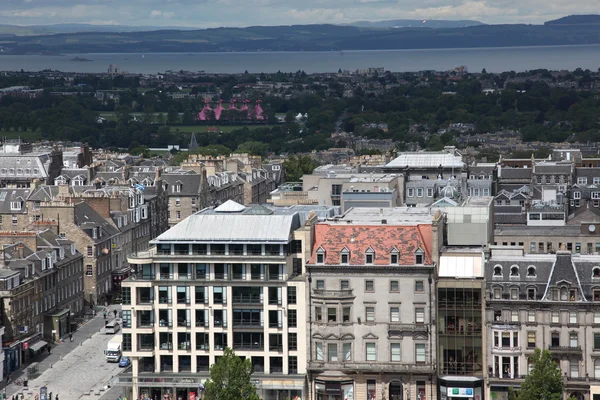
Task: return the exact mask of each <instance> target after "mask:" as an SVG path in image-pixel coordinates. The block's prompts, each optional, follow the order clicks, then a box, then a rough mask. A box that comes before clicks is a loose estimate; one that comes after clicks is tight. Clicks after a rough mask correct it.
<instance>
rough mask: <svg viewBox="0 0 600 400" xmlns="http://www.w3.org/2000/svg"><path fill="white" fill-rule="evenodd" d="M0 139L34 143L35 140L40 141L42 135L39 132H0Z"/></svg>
mask: <svg viewBox="0 0 600 400" xmlns="http://www.w3.org/2000/svg"><path fill="white" fill-rule="evenodd" d="M0 138H2V139H19V138H21V139H23V140H25V141H27V142H34V141H36V140H41V139H42V134H41V133H40V132H31V131H27V132H18V131H4V130H0Z"/></svg>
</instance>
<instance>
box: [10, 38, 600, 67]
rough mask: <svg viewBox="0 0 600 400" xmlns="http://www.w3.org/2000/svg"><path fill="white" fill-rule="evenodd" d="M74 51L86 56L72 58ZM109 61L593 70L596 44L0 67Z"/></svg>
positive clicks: (598, 60) (152, 56)
mask: <svg viewBox="0 0 600 400" xmlns="http://www.w3.org/2000/svg"><path fill="white" fill-rule="evenodd" d="M75 57H79V58H85V59H88V60H90V61H73V59H74V58H75ZM110 64H116V65H118V66H119V68H120V69H121V70H123V71H127V72H132V73H144V74H153V73H159V72H164V71H167V70H174V71H179V70H185V71H206V72H220V73H239V72H244V71H246V70H247V71H249V72H252V73H259V72H277V71H282V72H295V71H298V70H303V71H305V72H307V73H317V72H337V71H338V69H340V68H341V69H347V70H356V69H360V68H369V67H383V68H385V69H386V70H389V71H393V72H402V71H422V70H439V71H445V70H449V69H453V68H455V67H457V66H460V65H465V66H467V68H468V69H469V71H471V72H479V71H481V70H482V69H483V68H485V69H486V70H487V71H488V72H503V71H517V72H521V71H527V70H532V69H538V68H546V69H549V70H574V69H576V68H583V69H590V70H593V71H596V70H597V69H598V68H599V67H600V45H589V46H545V47H500V48H477V49H427V50H372V51H371V50H356V51H335V52H333V51H332V52H256V53H251V52H247V53H190V54H184V53H149V54H143V55H142V54H121V53H115V54H108V53H105V54H69V55H64V56H35V55H0V71H15V70H16V71H18V70H21V69H23V70H25V71H41V70H44V69H53V70H59V71H66V72H107V70H108V66H109V65H110Z"/></svg>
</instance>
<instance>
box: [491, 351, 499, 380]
mask: <svg viewBox="0 0 600 400" xmlns="http://www.w3.org/2000/svg"><path fill="white" fill-rule="evenodd" d="M497 361H498V356H494V357H493V358H492V376H496V362H497Z"/></svg>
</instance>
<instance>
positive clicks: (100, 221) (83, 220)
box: [75, 202, 119, 242]
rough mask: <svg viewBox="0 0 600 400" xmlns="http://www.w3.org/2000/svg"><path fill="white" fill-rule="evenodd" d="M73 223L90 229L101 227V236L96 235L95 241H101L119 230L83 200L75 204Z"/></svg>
mask: <svg viewBox="0 0 600 400" xmlns="http://www.w3.org/2000/svg"><path fill="white" fill-rule="evenodd" d="M75 223H76V224H77V225H78V226H79V227H80V228H81V229H91V228H94V227H99V228H100V229H102V231H103V234H102V236H98V238H97V239H94V241H95V242H103V241H105V240H106V239H107V237H110V236H114V235H116V234H117V233H119V230H118V229H117V228H116V227H114V226H113V225H111V224H110V223H108V222H107V221H106V220H105V219H104V218H102V216H101V215H100V214H98V213H97V212H96V211H95V210H94V209H93V208H92V207H90V206H89V205H88V204H87V203H85V202H81V203H78V204H75ZM90 237H91V236H90Z"/></svg>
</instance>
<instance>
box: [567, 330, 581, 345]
mask: <svg viewBox="0 0 600 400" xmlns="http://www.w3.org/2000/svg"><path fill="white" fill-rule="evenodd" d="M578 346H579V338H578V336H577V332H569V347H578Z"/></svg>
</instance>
